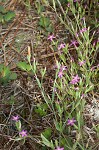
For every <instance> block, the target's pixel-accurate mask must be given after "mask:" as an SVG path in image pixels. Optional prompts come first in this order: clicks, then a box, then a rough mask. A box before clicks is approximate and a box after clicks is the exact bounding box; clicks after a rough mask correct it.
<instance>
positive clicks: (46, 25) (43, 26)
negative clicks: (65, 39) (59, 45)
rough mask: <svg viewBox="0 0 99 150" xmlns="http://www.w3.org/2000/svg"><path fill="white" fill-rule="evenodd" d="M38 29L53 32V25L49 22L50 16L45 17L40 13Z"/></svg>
mask: <svg viewBox="0 0 99 150" xmlns="http://www.w3.org/2000/svg"><path fill="white" fill-rule="evenodd" d="M38 29H39V30H45V31H46V33H47V32H53V26H52V24H51V22H50V18H49V17H45V16H44V15H42V16H41V17H40V20H39V27H38Z"/></svg>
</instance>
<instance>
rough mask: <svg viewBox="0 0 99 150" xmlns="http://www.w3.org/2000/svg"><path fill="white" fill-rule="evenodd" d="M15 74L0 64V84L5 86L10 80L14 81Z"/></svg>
mask: <svg viewBox="0 0 99 150" xmlns="http://www.w3.org/2000/svg"><path fill="white" fill-rule="evenodd" d="M16 78H17V74H16V73H13V72H11V71H10V68H9V67H8V66H5V65H4V64H0V83H1V84H7V83H8V82H9V81H10V80H15V79H16Z"/></svg>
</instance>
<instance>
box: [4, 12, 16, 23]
mask: <svg viewBox="0 0 99 150" xmlns="http://www.w3.org/2000/svg"><path fill="white" fill-rule="evenodd" d="M14 17H15V13H14V12H13V11H8V12H7V14H5V15H4V20H5V21H7V22H8V21H10V20H11V19H13V18H14Z"/></svg>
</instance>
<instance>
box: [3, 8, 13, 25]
mask: <svg viewBox="0 0 99 150" xmlns="http://www.w3.org/2000/svg"><path fill="white" fill-rule="evenodd" d="M14 17H15V13H14V12H13V11H10V10H6V9H5V8H4V7H3V6H0V23H2V24H4V23H6V22H9V21H11V20H12V19H13V18H14Z"/></svg>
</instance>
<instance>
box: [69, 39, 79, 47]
mask: <svg viewBox="0 0 99 150" xmlns="http://www.w3.org/2000/svg"><path fill="white" fill-rule="evenodd" d="M77 44H78V42H77V41H76V40H72V41H71V44H70V46H71V45H74V46H75V47H76V46H77Z"/></svg>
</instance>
